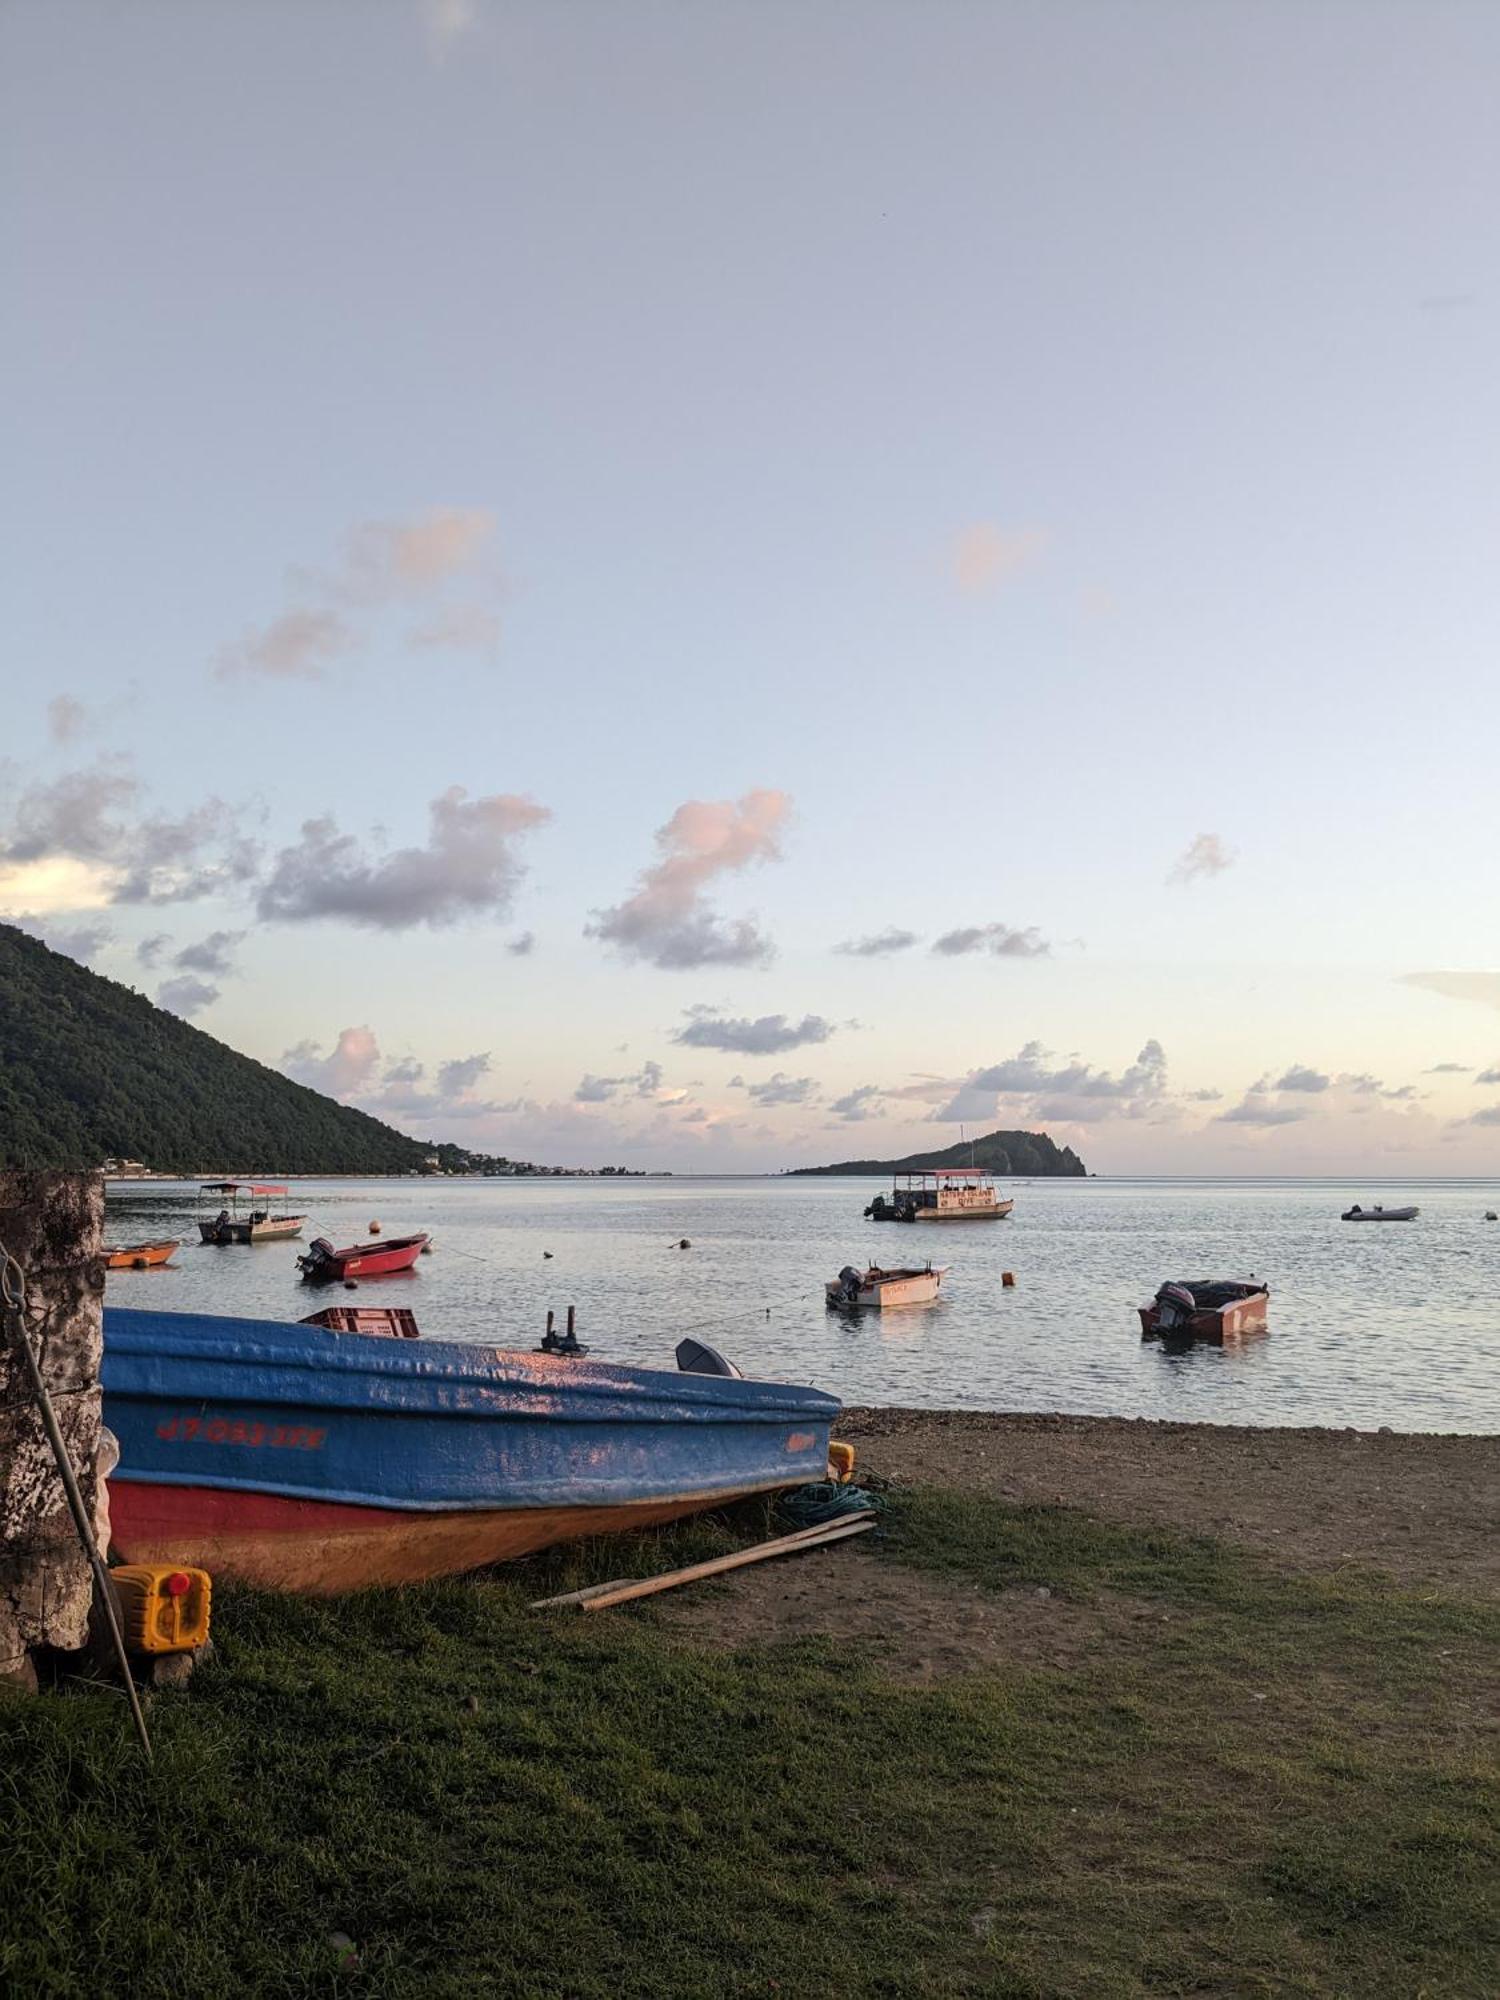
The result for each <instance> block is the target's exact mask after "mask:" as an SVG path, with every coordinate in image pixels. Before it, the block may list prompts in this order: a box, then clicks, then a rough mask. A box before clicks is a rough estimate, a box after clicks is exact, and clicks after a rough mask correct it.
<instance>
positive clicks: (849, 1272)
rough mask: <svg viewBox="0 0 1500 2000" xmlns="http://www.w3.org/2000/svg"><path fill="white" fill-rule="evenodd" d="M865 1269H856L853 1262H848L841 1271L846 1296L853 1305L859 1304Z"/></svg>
mask: <svg viewBox="0 0 1500 2000" xmlns="http://www.w3.org/2000/svg"><path fill="white" fill-rule="evenodd" d="M864 1281H865V1276H864V1272H863V1271H856V1270H855V1268H854V1266H853V1265H852V1264H846V1265H845V1266H844V1268H843V1270H842V1271H840V1272H839V1283H840V1284H841V1285H842V1286H843V1288H844V1297H845V1299H846V1300H847V1301H848V1303H849V1304H850V1305H851V1306H857V1305H858V1304H859V1288H860V1286H861V1285H862V1284H863V1283H864Z"/></svg>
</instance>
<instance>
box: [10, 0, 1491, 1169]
mask: <svg viewBox="0 0 1500 2000" xmlns="http://www.w3.org/2000/svg"><path fill="white" fill-rule="evenodd" d="M1497 67H1500V10H1497V9H1495V8H1494V7H1491V6H1488V5H1485V4H1482V0H1464V4H1454V0H1422V4H1416V3H1415V0H1413V4H1406V5H1393V4H1381V0H1355V3H1353V4H1338V0H1321V3H1320V0H1297V4H1291V3H1290V0H1287V4H1276V0H1254V4H1234V0H1219V4H1216V5H1214V6H1211V7H1209V6H1204V5H1203V4H1201V0H1181V4H1150V3H1149V0H1108V4H1105V0H1099V4H1083V0H1039V4H1034V5H1033V4H1006V0H996V3H995V4H993V5H979V4H972V0H964V4H949V0H921V4H917V0H908V3H907V4H899V5H898V4H890V0H848V4H845V0H818V4H816V5H812V6H809V5H806V4H803V0H788V4H778V0H755V4H753V5H752V4H750V0H735V4H725V0H692V4H687V0H677V4H660V3H659V0H566V4H557V0H547V4H540V5H533V4H522V0H509V4H499V0H343V4H334V0H306V4H302V5H299V6H291V5H265V6H258V7H257V6H246V5H244V4H243V0H231V4H217V3H216V0H196V4H194V5H191V6H189V5H188V4H186V0H171V4H162V0H133V4H132V5H131V6H129V7H120V6H118V5H116V4H108V5H92V4H87V0H61V4H57V0H53V4H41V0H7V4H6V5H5V6H4V7H3V8H0V258H3V268H4V270H5V271H6V273H7V282H6V284H5V286H4V288H3V292H0V370H3V379H4V381H5V383H6V385H7V391H8V394H7V397H6V403H7V417H6V422H5V431H4V440H3V447H0V506H3V537H0V548H3V554H0V595H3V609H4V624H5V633H6V642H5V670H4V676H3V709H0V914H3V915H4V916H5V917H6V919H7V920H10V921H16V922H19V923H21V924H22V925H23V926H24V927H26V928H28V929H30V930H32V931H33V932H35V933H36V934H38V935H40V936H42V937H44V938H45V939H46V940H47V941H48V942H49V943H51V944H52V945H53V946H54V948H56V949H59V950H62V951H66V952H68V953H70V954H71V955H72V956H74V957H76V958H79V959H80V960H82V961H83V962H85V963H88V964H90V965H92V966H93V967H94V969H95V970H97V971H100V972H103V973H106V974H107V975H109V976H110V977H112V978H115V979H119V980H122V981H124V982H125V983H127V984H129V985H132V986H134V987H136V988H138V989H139V990H140V991H142V992H144V993H146V994H148V995H149V996H150V997H152V998H153V999H155V1000H158V1001H159V1002H160V1003H161V1004H163V1005H165V1006H168V1007H170V1008H172V1009H173V1010H174V1011H176V1012H178V1013H180V1014H182V1015H183V1016H185V1017H186V1018H189V1019H191V1020H192V1021H193V1023H194V1024H195V1025H196V1026H198V1027H200V1028H203V1029H204V1030H206V1031H207V1032H208V1033H210V1034H212V1035H215V1036H217V1037H219V1038H220V1039H221V1040H223V1041H225V1042H227V1043H229V1044H230V1045H231V1046H233V1047H234V1048H237V1049H240V1050H243V1051H245V1052H246V1053H247V1054H249V1055H252V1056H254V1057H256V1058H257V1059H259V1060H260V1061H262V1062H266V1063H269V1064H271V1065H273V1066H276V1067H278V1068H280V1069H282V1070H284V1071H286V1073H287V1074H289V1075H292V1076H295V1077H298V1078H300V1079H301V1080H303V1081H306V1082H310V1083H313V1084H315V1085H316V1086H317V1087H318V1088H320V1089H325V1090H330V1091H332V1092H333V1093H334V1094H336V1095H338V1096H340V1097H342V1098H343V1099H345V1101H347V1102H351V1103H357V1104H359V1105H361V1106H362V1107H364V1108H366V1109H368V1110H372V1111H374V1112H375V1113H376V1114H377V1115H380V1116H383V1117H386V1118H388V1119H389V1120H390V1121H391V1122H392V1123H394V1124H396V1125H398V1126H400V1127H401V1128H402V1129H404V1130H408V1131H412V1132H415V1133H417V1134H419V1135H420V1136H423V1137H430V1138H446V1139H452V1140H454V1141H456V1142H457V1143H459V1144H463V1145H468V1146H471V1147H475V1148H479V1149H483V1150H487V1151H495V1152H503V1153H506V1154H508V1155H510V1156H511V1157H519V1158H529V1159H535V1160H538V1161H543V1162H546V1163H549V1164H576V1165H601V1164H606V1163H609V1164H618V1165H627V1166H632V1167H670V1168H673V1169H674V1170H676V1171H678V1172H686V1171H694V1170H699V1171H726V1170H727V1171H737V1170H743V1171H761V1170H776V1169H779V1168H782V1167H785V1166H789V1165H797V1164H811V1163H818V1162H824V1161H830V1160H840V1159H848V1158H852V1157H871V1156H876V1157H878V1156H889V1155H894V1154H905V1153H909V1152H914V1151H919V1150H921V1149H923V1148H924V1147H928V1146H931V1147H934V1148H936V1147H939V1146H946V1145H949V1144H951V1143H953V1142H954V1141H955V1140H956V1139H958V1138H959V1136H960V1132H961V1131H962V1132H964V1133H966V1134H969V1135H972V1134H974V1133H976V1132H979V1131H987V1130H990V1129H992V1128H994V1127H996V1126H1005V1127H1014V1126H1020V1127H1025V1128H1027V1129H1032V1130H1035V1129H1045V1130H1047V1131H1049V1132H1050V1133H1052V1135H1053V1136H1054V1137H1055V1138H1056V1139H1057V1140H1058V1141H1059V1143H1070V1144H1072V1145H1073V1146H1075V1147H1076V1148H1077V1150H1078V1151H1079V1152H1080V1153H1081V1154H1082V1156H1083V1157H1084V1159H1085V1161H1086V1162H1087V1164H1088V1165H1089V1166H1090V1167H1091V1168H1094V1169H1096V1170H1098V1171H1100V1172H1106V1173H1108V1172H1115V1173H1154V1172H1160V1173H1246V1174H1260V1173H1325V1172H1326V1173H1338V1174H1344V1173H1359V1174H1361V1175H1364V1176H1366V1178H1367V1180H1368V1181H1370V1182H1371V1184H1373V1183H1374V1182H1375V1181H1379V1182H1380V1184H1381V1185H1382V1186H1387V1185H1391V1186H1393V1185H1395V1184H1396V1182H1398V1181H1399V1179H1400V1177H1401V1175H1403V1174H1409V1175H1410V1174H1417V1173H1443V1172H1452V1173H1481V1174H1482V1173H1488V1172H1490V1171H1492V1170H1493V1169H1494V1163H1495V1161H1496V1153H1497V1142H1500V969H1497V968H1500V938H1497V935H1496V919H1495V915H1494V907H1495V905H1494V895H1493V889H1492V870H1493V864H1494V860H1495V852H1496V832H1497V805H1496V790H1495V785H1494V778H1493V764H1494V747H1493V746H1494V743H1495V741H1496V735H1497V727H1496V725H1497V722H1500V678H1497V674H1496V664H1497V644H1496V642H1497V638H1500V451H1497V430H1500V370H1497V368H1496V366H1495V354H1496V351H1497V307H1500V271H1497V248H1500V233H1497V226H1496V221H1495V206H1494V191H1495V188H1496V186H1497V184H1500V120H1497V119H1496V118H1495V116H1494V88H1493V80H1494V77H1495V75H1496V73H1497ZM1362 1185H1364V1183H1363V1182H1362Z"/></svg>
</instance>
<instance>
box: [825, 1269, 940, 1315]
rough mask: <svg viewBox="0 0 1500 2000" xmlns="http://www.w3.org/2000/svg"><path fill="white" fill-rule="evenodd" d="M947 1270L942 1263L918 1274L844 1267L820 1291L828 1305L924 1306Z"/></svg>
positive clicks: (907, 1271)
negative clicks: (826, 1299) (939, 1266)
mask: <svg viewBox="0 0 1500 2000" xmlns="http://www.w3.org/2000/svg"><path fill="white" fill-rule="evenodd" d="M947 1269H948V1266H947V1265H946V1264H945V1265H943V1266H942V1268H941V1269H940V1270H936V1271H934V1270H933V1268H932V1266H931V1265H930V1264H928V1265H926V1266H924V1268H923V1269H922V1270H920V1271H919V1270H914V1269H911V1270H885V1269H882V1267H881V1266H880V1265H879V1264H871V1265H870V1266H869V1268H868V1269H867V1270H864V1271H857V1270H855V1268H854V1266H853V1265H852V1264H846V1265H845V1266H844V1268H843V1270H842V1271H840V1272H839V1274H838V1276H837V1277H836V1278H830V1279H829V1280H828V1283H827V1284H826V1285H825V1286H824V1288H823V1289H824V1291H825V1292H826V1294H827V1297H828V1303H829V1305H831V1306H925V1305H930V1304H931V1303H932V1301H933V1300H934V1299H935V1298H936V1297H937V1295H938V1286H939V1285H941V1284H942V1282H943V1273H944V1272H945V1271H946V1270H947Z"/></svg>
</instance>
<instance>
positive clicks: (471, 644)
mask: <svg viewBox="0 0 1500 2000" xmlns="http://www.w3.org/2000/svg"><path fill="white" fill-rule="evenodd" d="M406 643H407V645H408V646H409V647H410V648H411V650H412V652H414V653H430V652H452V653H495V652H497V651H498V650H499V646H500V615H499V613H498V612H495V611H486V610H485V608H484V607H483V605H480V604H456V605H454V607H453V608H452V610H450V611H444V612H441V613H440V614H439V615H438V616H437V617H436V618H434V619H432V620H431V621H430V623H428V624H426V625H419V626H418V627H417V628H416V630H415V631H412V632H408V633H407V635H406Z"/></svg>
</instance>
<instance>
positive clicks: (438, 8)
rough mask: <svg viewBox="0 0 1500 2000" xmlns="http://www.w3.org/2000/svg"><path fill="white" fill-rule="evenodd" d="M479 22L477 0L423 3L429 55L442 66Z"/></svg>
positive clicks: (423, 21)
mask: <svg viewBox="0 0 1500 2000" xmlns="http://www.w3.org/2000/svg"><path fill="white" fill-rule="evenodd" d="M478 23H479V10H478V8H477V6H476V5H475V0H422V26H423V30H424V32H425V34H426V38H427V53H428V54H429V55H430V56H431V58H432V60H433V61H434V62H435V63H437V64H439V65H441V64H442V63H444V62H446V61H447V59H448V57H449V56H450V55H451V54H452V53H453V50H454V49H455V48H456V47H457V46H458V44H459V43H460V42H461V41H462V40H463V39H464V37H465V36H466V35H468V34H470V33H472V31H473V30H474V28H475V27H477V26H478Z"/></svg>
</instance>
